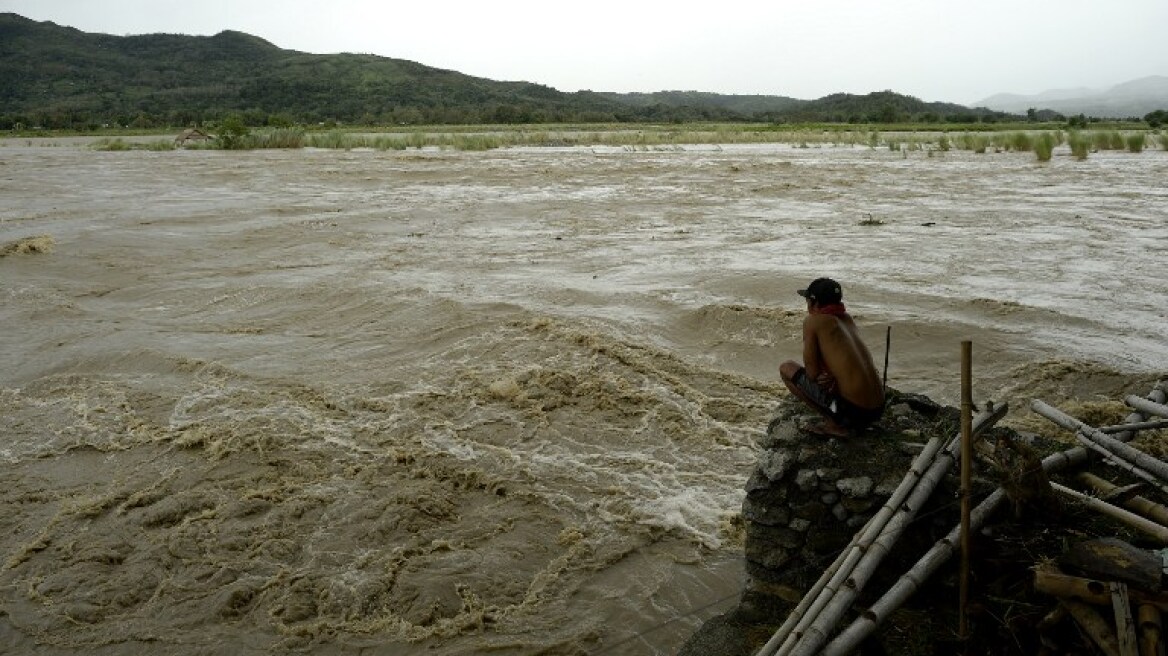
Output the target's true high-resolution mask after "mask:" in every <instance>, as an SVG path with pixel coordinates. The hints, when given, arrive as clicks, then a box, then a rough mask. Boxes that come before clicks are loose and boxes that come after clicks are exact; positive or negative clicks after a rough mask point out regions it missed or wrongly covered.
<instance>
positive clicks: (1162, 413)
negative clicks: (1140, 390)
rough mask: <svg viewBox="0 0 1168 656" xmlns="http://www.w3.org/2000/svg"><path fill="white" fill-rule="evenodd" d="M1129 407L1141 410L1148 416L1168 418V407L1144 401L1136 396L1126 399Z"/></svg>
mask: <svg viewBox="0 0 1168 656" xmlns="http://www.w3.org/2000/svg"><path fill="white" fill-rule="evenodd" d="M1124 401H1126V402H1127V404H1128V405H1130V406H1131V407H1133V408H1135V409H1136V410H1139V411H1140V412H1142V413H1144V414H1146V415H1155V416H1157V417H1168V405H1164V404H1163V403H1157V402H1155V401H1149V400H1148V399H1142V398H1140V397H1138V396H1136V395H1134V394H1133V395H1131V396H1129V397H1127V398H1126V399H1124Z"/></svg>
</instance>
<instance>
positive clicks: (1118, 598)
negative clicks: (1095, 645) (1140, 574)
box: [1108, 581, 1140, 656]
mask: <svg viewBox="0 0 1168 656" xmlns="http://www.w3.org/2000/svg"><path fill="white" fill-rule="evenodd" d="M1108 587H1109V588H1110V592H1111V610H1112V612H1113V613H1114V614H1115V636H1116V638H1117V639H1118V640H1119V653H1120V656H1140V654H1139V639H1138V638H1137V637H1136V621H1135V618H1133V617H1132V609H1131V600H1130V599H1129V598H1128V594H1127V584H1126V583H1120V582H1118V581H1112V582H1111V583H1109V584H1108Z"/></svg>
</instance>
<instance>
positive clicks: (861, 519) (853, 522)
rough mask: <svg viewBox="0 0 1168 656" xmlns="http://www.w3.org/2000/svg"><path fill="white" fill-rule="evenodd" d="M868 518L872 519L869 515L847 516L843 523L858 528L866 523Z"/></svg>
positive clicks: (851, 527)
mask: <svg viewBox="0 0 1168 656" xmlns="http://www.w3.org/2000/svg"><path fill="white" fill-rule="evenodd" d="M869 519H872V516H871V515H856V516H854V517H849V518H848V521H846V522H844V525H846V526H847V527H848V528H850V529H858V528H860V527H861V526H863V525H864V524H867V523H868V520H869Z"/></svg>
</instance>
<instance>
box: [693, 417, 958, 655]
mask: <svg viewBox="0 0 1168 656" xmlns="http://www.w3.org/2000/svg"><path fill="white" fill-rule="evenodd" d="M800 413H801V409H800V408H799V407H798V406H791V405H788V406H784V407H783V408H781V409H780V411H779V414H778V416H777V417H776V418H775V419H774V420H773V421H772V422H771V424H770V426H769V428H768V430H767V434H766V437H765V438H764V439H763V442H762V444H761V445H760V446H761V447H762V451H761V453H760V455H759V458H758V464H757V466H756V467H755V469H754V472H753V473H752V474H751V476H750V478H749V479H748V480H747V482H746V499H745V501H744V502H743V504H742V516H743V519H744V521H745V523H746V544H745V547H744V558H745V561H746V573H747V581H746V584H745V587H744V589H743V592H742V597H741V599H740V601H739V603H738V606H737V607H735V608H734V609H733V610H731V611H730V612H728V613H725V614H723V615H720V616H718V617H715V618H713V619H711V620H709V621H708V622H706V623H705V624H704V625H703V626H702V627H701V628H700V629H699V630H698V631H697V632H696V633H695V634H694V635H693V636H692V637H691V638H690V639H689V641H688V642H687V643H686V645H685V646H683V648H682V649H681V651H680V652H679V654H681V655H682V656H699V655H701V656H739V655H742V656H748V655H751V654H754V653H755V652H757V650H758V649H759V648H760V647H761V646H762V645H763V644H765V643H766V641H767V640H768V639H769V638H770V636H771V635H772V634H773V633H774V631H775V630H776V629H777V628H778V627H779V625H781V624H782V622H783V620H784V619H786V616H787V614H788V613H789V612H790V611H791V609H793V608H794V606H795V604H797V603H798V601H799V599H800V598H801V597H802V596H803V593H804V591H805V590H807V589H808V588H809V587H810V586H811V585H812V584H813V583H814V582H815V581H816V580H817V579H818V578H819V576H820V574H821V573H822V571H823V569H824V568H825V567H827V566H828V565H830V564H831V562H832V561H833V560H834V559H835V557H836V555H837V554H838V553H839V552H840V551H841V550H843V549H844V548H845V547H847V546H848V544H849V542H850V541H851V539H852V537H853V536H854V535H855V533H856V532H857V531H858V530H859V529H861V528H862V527H863V525H864V524H865V523H866V522H867V521H868V519H869V518H871V517H872V515H873V514H874V513H875V512H877V511H878V510H879V509H880V507H881V506H883V505H884V503H885V502H886V501H887V500H888V498H889V496H890V495H891V494H892V493H893V492H894V491H895V489H896V487H897V485H899V484H900V482H901V480H902V479H903V478H904V475H905V473H906V472H907V471H908V469H909V466H910V464H911V462H912V459H913V458H914V457H915V455H916V454H917V453H918V452H919V451H920V450H921V448H922V447H923V445H924V443H925V442H927V441H928V440H929V439H930V438H931V437H933V436H934V435H940V436H941V437H942V438H944V437H950V436H953V435H956V434H957V432H958V431H959V425H960V422H959V415H958V412H957V410H955V409H953V408H943V407H940V406H938V405H936V404H935V403H933V402H932V401H930V400H929V399H927V398H924V397H919V396H913V395H904V394H892V395H890V402H889V406H888V410H887V412H886V413H885V417H884V419H883V420H882V421H881V422H880V424H879V426H878V427H876V428H874V429H871V430H869V431H868V432H867V433H866V434H864V435H862V436H858V437H854V438H849V439H825V438H823V437H819V436H816V435H812V434H809V433H805V432H803V431H802V430H800V428H799V423H800V420H801V419H802V417H801V416H800ZM942 485H943V487H948V488H949V489H948V490H945V489H940V490H938V491H937V492H936V493H934V495H933V497H932V498H933V500H934V501H933V502H932V503H933V504H934V505H935V506H936V507H934V508H931V509H923V511H922V512H921V513H920V516H921V517H923V519H920V520H918V521H917V522H915V523H914V525H913V529H912V530H911V531H910V532H909V533H910V535H906V536H905V537H904V538H902V543H903V544H905V545H906V546H905V548H904V549H903V550H902V549H900V548H899V547H898V549H897V552H898V553H899V552H903V554H904V556H905V558H904V560H905V564H906V565H907V564H911V562H912V560H915V557H916V556H917V555H919V553H920V552H921V551H923V548H927V547H928V546H930V545H931V544H932V543H933V542H935V541H936V540H937V539H938V538H939V537H940V536H941V535H943V534H944V533H945V532H946V531H948V530H949V529H950V528H951V527H952V526H953V522H954V521H955V519H956V518H957V517H958V510H957V508H956V506H955V505H954V504H953V503H952V502H953V500H954V497H955V494H956V489H957V482H956V480H952V481H946V482H945V483H943V484H942ZM898 544H900V543H898ZM894 557H895V555H894ZM884 569H892V570H897V571H901V572H902V571H903V570H904V568H903V567H902V568H898V567H895V566H893V567H890V568H884ZM877 585H878V584H877ZM885 587H886V586H885Z"/></svg>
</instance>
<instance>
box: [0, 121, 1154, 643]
mask: <svg viewBox="0 0 1168 656" xmlns="http://www.w3.org/2000/svg"><path fill="white" fill-rule="evenodd" d="M1165 179H1168V152H1164V151H1148V152H1144V153H1140V154H1129V153H1119V152H1115V153H1099V154H1093V155H1092V156H1091V157H1090V158H1089V159H1088V160H1086V161H1076V160H1074V159H1072V158H1070V157H1067V156H1057V155H1056V157H1055V159H1054V160H1053V161H1052V162H1050V163H1047V164H1040V163H1037V162H1036V161H1035V160H1034V156H1033V155H1032V154H1009V153H1005V154H986V155H975V154H971V153H967V152H947V153H942V152H936V153H933V154H932V155H927V153H925V152H915V153H908V154H907V156H906V155H905V154H903V153H898V152H890V151H888V150H871V149H868V148H850V147H840V148H831V147H825V148H792V147H787V146H780V145H763V146H736V147H717V146H706V147H687V148H675V149H668V150H661V151H651V150H650V151H645V150H637V149H623V148H603V149H591V148H540V149H509V150H496V151H489V152H480V153H465V152H455V151H407V152H373V151H348V152H346V151H332V150H299V151H263V152H219V151H173V152H145V151H128V152H95V151H92V150H89V149H87V148H84V147H81V146H78V145H76V144H73V143H71V142H67V141H62V142H51V141H42V142H36V143H33V142H28V141H24V140H8V141H0V300H2V304H0V322H2V325H3V328H4V329H3V331H2V332H0V465H2V467H0V488H2V489H0V504H2V505H3V507H4V508H5V511H4V512H3V513H2V514H0V558H2V559H3V560H2V561H0V652H3V653H24V654H65V653H78V652H86V653H96V654H136V653H144V652H146V651H159V652H167V653H188V654H253V653H254V654H264V653H286V652H296V651H303V652H305V653H308V652H311V653H313V654H357V653H366V654H394V655H398V654H400V655H413V654H444V655H446V654H449V655H469V654H481V653H492V654H502V655H512V654H514V655H519V654H581V655H582V654H629V655H632V654H671V653H673V652H674V651H675V650H676V648H677V647H678V646H679V645H680V644H681V642H682V641H684V639H685V638H686V637H687V636H688V635H689V633H690V632H691V631H692V630H693V629H694V628H695V627H696V626H698V625H699V624H700V623H701V621H702V620H704V619H706V618H707V617H709V616H711V615H713V614H715V613H717V612H719V611H721V610H724V609H725V608H726V607H728V606H731V605H733V603H734V602H735V600H736V593H737V591H738V588H739V586H740V584H741V581H742V576H743V575H742V567H741V565H740V563H739V560H740V558H741V531H740V528H741V523H740V521H739V519H738V511H739V506H740V503H741V499H742V496H743V492H742V488H743V484H744V483H745V481H746V478H747V476H748V475H749V473H750V470H751V468H752V466H753V464H754V460H755V455H756V450H757V447H756V444H755V440H756V438H757V437H759V436H760V435H761V434H762V432H763V431H764V430H765V427H766V424H767V422H768V420H769V419H770V417H771V414H772V412H773V410H774V409H775V407H776V406H777V405H778V404H779V403H780V402H781V401H782V400H783V399H784V398H785V397H786V392H785V391H783V390H782V385H781V383H780V382H779V379H778V365H779V363H780V362H781V361H783V360H785V359H788V358H792V357H798V354H799V339H800V332H799V331H800V324H801V320H802V313H803V306H802V305H801V303H800V301H801V299H800V298H799V297H798V296H796V295H795V289H797V288H799V287H801V286H802V285H804V284H805V283H806V282H808V281H809V280H811V279H812V278H815V277H818V276H820V275H830V276H832V277H834V278H836V279H838V280H840V281H841V283H842V284H843V287H844V297H845V298H844V300H845V302H847V303H848V305H849V308H850V309H851V311H852V312H853V313H854V314H855V315H856V316H857V320H858V321H859V323H860V324H861V326H862V327H863V328H864V330H865V334H866V335H867V337H868V339H869V342H870V345H871V347H872V350H873V352H874V353H875V354H876V356H877V358H878V360H882V359H883V355H884V336H885V330H886V328H888V327H891V335H892V349H891V357H890V366H889V374H888V375H889V383H890V384H891V385H892V386H894V387H897V388H899V389H902V390H905V391H913V392H919V393H924V394H928V395H931V396H933V397H934V398H937V399H938V400H941V401H945V402H948V403H954V402H955V401H956V399H957V397H958V392H959V382H958V361H959V344H960V341H961V340H963V339H971V340H973V342H974V389H975V399H976V400H978V401H979V402H981V401H985V400H988V399H994V400H996V401H1008V402H1010V404H1011V407H1012V408H1013V410H1012V411H1011V415H1010V419H1009V421H1013V422H1024V421H1026V419H1027V417H1026V416H1027V415H1028V414H1029V411H1028V410H1027V409H1026V401H1027V400H1028V399H1029V398H1030V397H1032V396H1040V395H1041V396H1043V398H1045V399H1046V400H1048V401H1051V402H1058V401H1063V400H1075V401H1076V402H1086V401H1096V400H1100V399H1105V398H1111V399H1114V398H1119V395H1120V394H1121V393H1126V392H1130V393H1138V394H1140V395H1143V394H1145V393H1146V392H1147V391H1148V390H1149V389H1150V386H1151V384H1152V383H1153V382H1154V381H1155V380H1156V379H1157V377H1158V376H1163V375H1164V374H1165V372H1168V344H1166V343H1165V340H1164V335H1165V325H1166V321H1168V306H1166V305H1165V303H1164V299H1165V298H1168V277H1166V276H1165V275H1164V273H1165V270H1166V267H1165V265H1166V264H1168V209H1166V208H1168V187H1166V186H1165V185H1164V180H1165ZM861 222H865V223H868V224H870V225H860V224H861ZM6 246H8V247H7V248H5V247H6ZM881 364H882V363H881Z"/></svg>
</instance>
